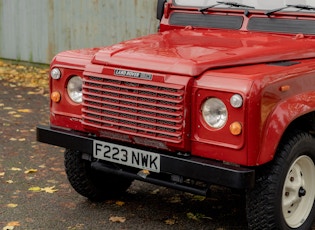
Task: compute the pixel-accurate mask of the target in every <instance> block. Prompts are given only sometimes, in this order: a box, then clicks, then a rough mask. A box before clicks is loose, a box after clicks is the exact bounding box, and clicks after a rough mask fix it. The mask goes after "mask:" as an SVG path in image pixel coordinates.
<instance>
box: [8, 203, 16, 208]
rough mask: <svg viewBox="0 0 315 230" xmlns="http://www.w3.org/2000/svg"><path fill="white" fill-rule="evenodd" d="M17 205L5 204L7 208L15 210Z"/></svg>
mask: <svg viewBox="0 0 315 230" xmlns="http://www.w3.org/2000/svg"><path fill="white" fill-rule="evenodd" d="M17 206H18V205H17V204H7V207H8V208H16V207H17Z"/></svg>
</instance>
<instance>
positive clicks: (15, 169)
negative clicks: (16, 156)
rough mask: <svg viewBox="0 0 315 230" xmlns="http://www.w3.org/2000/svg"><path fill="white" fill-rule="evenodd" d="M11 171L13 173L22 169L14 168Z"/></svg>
mask: <svg viewBox="0 0 315 230" xmlns="http://www.w3.org/2000/svg"><path fill="white" fill-rule="evenodd" d="M10 170H11V171H21V170H22V169H20V168H16V167H12V168H11V169H10Z"/></svg>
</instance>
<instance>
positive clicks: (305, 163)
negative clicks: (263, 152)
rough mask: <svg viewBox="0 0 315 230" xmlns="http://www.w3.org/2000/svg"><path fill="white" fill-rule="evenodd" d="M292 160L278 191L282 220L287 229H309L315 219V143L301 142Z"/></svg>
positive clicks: (286, 167)
mask: <svg viewBox="0 0 315 230" xmlns="http://www.w3.org/2000/svg"><path fill="white" fill-rule="evenodd" d="M310 138H312V137H311V136H310ZM312 139H313V138H312ZM288 156H289V157H288V161H287V162H288V164H286V165H284V167H283V169H284V170H283V172H282V176H281V181H280V183H279V185H281V187H280V188H279V189H278V191H279V192H278V194H279V197H281V199H279V202H280V204H279V206H278V207H281V210H279V212H278V213H279V219H280V220H281V222H282V226H283V227H284V228H283V229H307V227H308V226H311V225H312V222H313V219H314V217H315V207H314V199H315V181H314V178H315V166H314V162H315V143H314V141H310V142H309V141H307V140H305V139H304V140H301V143H300V144H297V145H295V146H294V147H293V148H292V149H291V151H290V154H289V155H288Z"/></svg>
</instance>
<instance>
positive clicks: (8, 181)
mask: <svg viewBox="0 0 315 230" xmlns="http://www.w3.org/2000/svg"><path fill="white" fill-rule="evenodd" d="M5 182H6V183H7V184H13V180H7V181H5Z"/></svg>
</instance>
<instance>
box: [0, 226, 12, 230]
mask: <svg viewBox="0 0 315 230" xmlns="http://www.w3.org/2000/svg"><path fill="white" fill-rule="evenodd" d="M13 229H14V226H5V227H3V228H2V230H13Z"/></svg>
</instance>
